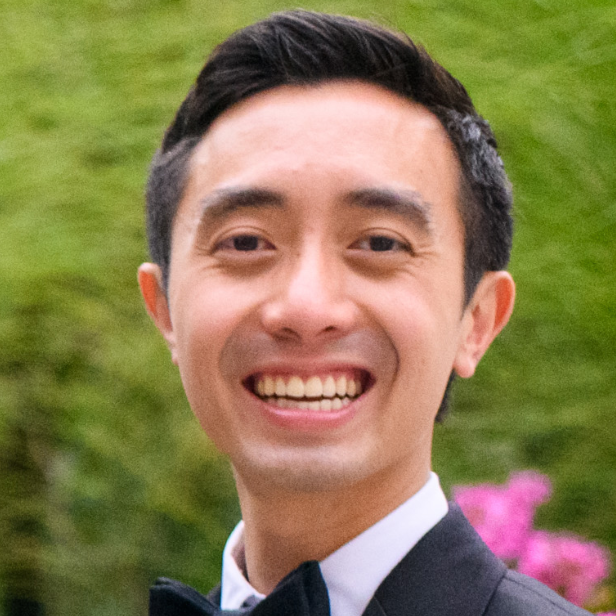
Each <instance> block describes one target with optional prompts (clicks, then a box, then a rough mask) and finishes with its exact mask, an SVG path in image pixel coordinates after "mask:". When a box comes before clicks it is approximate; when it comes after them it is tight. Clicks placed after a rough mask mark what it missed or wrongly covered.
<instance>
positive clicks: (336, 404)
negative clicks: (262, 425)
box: [265, 397, 351, 411]
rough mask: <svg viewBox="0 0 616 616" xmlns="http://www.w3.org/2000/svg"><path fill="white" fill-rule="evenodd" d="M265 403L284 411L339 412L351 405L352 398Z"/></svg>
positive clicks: (272, 401) (271, 399)
mask: <svg viewBox="0 0 616 616" xmlns="http://www.w3.org/2000/svg"><path fill="white" fill-rule="evenodd" d="M265 401H266V402H267V403H269V404H273V405H275V406H278V407H280V408H283V409H303V410H310V411H337V410H338V409H341V408H342V407H344V406H348V405H349V404H351V399H350V398H347V397H345V398H322V399H321V400H310V401H308V400H294V399H293V398H266V399H265Z"/></svg>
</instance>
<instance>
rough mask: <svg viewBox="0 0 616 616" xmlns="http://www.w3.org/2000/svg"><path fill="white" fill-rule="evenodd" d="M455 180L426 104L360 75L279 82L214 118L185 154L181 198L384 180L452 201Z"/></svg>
mask: <svg viewBox="0 0 616 616" xmlns="http://www.w3.org/2000/svg"><path fill="white" fill-rule="evenodd" d="M458 182H459V164H458V160H457V157H456V155H455V152H454V148H453V147H452V145H451V143H450V141H449V138H448V136H447V134H446V132H445V130H444V129H443V127H442V126H441V124H440V122H439V120H438V119H437V118H436V116H434V115H433V114H432V113H431V112H430V111H428V110H427V109H426V108H424V107H423V106H421V105H419V104H417V103H414V102H412V101H410V100H408V99H405V98H403V97H401V96H399V95H397V94H395V93H393V92H390V91H388V90H385V89H383V88H381V87H379V86H376V85H372V84H367V83H363V82H331V83H324V84H319V85H316V86H282V87H279V88H275V89H273V90H268V91H266V92H262V93H260V94H257V95H255V96H252V97H250V98H248V99H247V100H245V101H242V102H241V103H238V104H236V105H234V106H233V107H231V108H230V109H228V110H227V111H225V112H224V113H223V114H221V115H220V116H219V117H218V118H217V119H216V120H215V122H214V123H213V124H212V126H211V127H210V129H209V130H208V132H207V133H206V134H205V136H204V137H203V138H202V140H201V142H200V143H199V145H198V146H197V147H196V149H195V151H194V153H193V155H192V157H191V161H190V170H189V181H188V187H187V191H186V193H185V199H184V200H183V205H184V206H186V205H187V202H193V203H194V202H195V200H198V199H199V198H200V199H203V198H204V197H206V196H207V195H208V194H209V193H211V192H213V191H220V190H226V189H235V188H236V187H240V188H242V187H250V188H252V187H256V188H268V189H270V188H271V189H274V190H278V191H281V192H283V193H285V192H286V193H289V194H291V193H295V194H301V195H303V196H309V197H310V199H311V201H312V203H315V202H318V201H320V200H325V199H330V200H331V197H332V195H334V194H335V193H344V192H345V191H346V192H347V193H348V192H349V191H353V190H357V189H358V188H360V189H364V188H372V187H387V188H392V189H394V190H395V189H401V190H403V191H407V192H408V191H412V192H414V193H416V194H418V195H419V196H420V198H421V200H423V201H424V202H426V203H439V204H453V207H454V209H456V210H457V201H458ZM180 209H182V205H181V207H180Z"/></svg>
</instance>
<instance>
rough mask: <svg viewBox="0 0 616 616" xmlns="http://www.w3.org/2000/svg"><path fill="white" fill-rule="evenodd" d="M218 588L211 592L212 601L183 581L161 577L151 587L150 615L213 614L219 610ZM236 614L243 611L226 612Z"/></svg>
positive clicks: (206, 615)
mask: <svg viewBox="0 0 616 616" xmlns="http://www.w3.org/2000/svg"><path fill="white" fill-rule="evenodd" d="M216 590H217V589H214V591H212V593H211V596H212V598H213V599H214V601H212V600H210V596H208V597H207V598H206V597H204V596H203V595H202V594H201V593H198V592H197V591H196V590H195V589H194V588H191V587H190V586H186V585H185V584H182V583H181V582H176V581H175V580H170V579H167V578H159V579H158V580H156V584H155V585H154V586H152V588H150V611H149V616H211V615H212V614H216V613H217V612H218V605H219V604H220V591H219V590H218V593H217V595H216V594H215V591H216ZM234 614H237V615H238V616H239V615H240V614H241V611H238V612H234V611H229V612H226V615H227V616H234Z"/></svg>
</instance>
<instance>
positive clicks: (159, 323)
mask: <svg viewBox="0 0 616 616" xmlns="http://www.w3.org/2000/svg"><path fill="white" fill-rule="evenodd" d="M137 277H138V280H139V288H140V289H141V295H142V296H143V300H144V302H145V307H146V310H147V311H148V314H149V315H150V318H151V319H152V321H154V324H155V325H156V327H157V328H158V330H159V331H160V333H161V334H162V335H163V338H164V339H165V341H166V342H167V346H168V347H169V350H170V351H171V359H172V361H173V363H174V364H177V358H176V344H175V333H174V331H173V323H172V322H171V314H170V312H169V303H168V301H167V295H166V293H165V290H164V288H163V283H162V272H161V271H160V267H159V266H158V265H156V264H155V263H143V264H141V266H140V267H139V270H138V274H137Z"/></svg>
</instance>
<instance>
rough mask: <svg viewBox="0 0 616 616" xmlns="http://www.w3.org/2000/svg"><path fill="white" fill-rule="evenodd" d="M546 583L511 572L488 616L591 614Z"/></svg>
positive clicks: (487, 613)
mask: <svg viewBox="0 0 616 616" xmlns="http://www.w3.org/2000/svg"><path fill="white" fill-rule="evenodd" d="M588 614H589V612H587V611H586V610H583V609H581V608H579V607H576V606H575V605H573V604H571V603H569V602H568V601H566V600H565V599H563V598H562V597H561V596H560V595H558V594H556V593H555V592H554V591H553V590H551V589H550V588H548V587H547V586H544V585H543V584H541V583H539V582H537V581H536V580H533V579H532V578H529V577H527V576H525V575H522V574H521V573H518V572H516V571H507V573H506V574H505V576H504V577H503V579H502V580H501V582H500V584H499V585H498V587H497V588H496V591H495V592H494V595H493V596H492V599H491V601H490V604H489V605H488V608H487V610H486V612H485V615H486V616H588Z"/></svg>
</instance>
